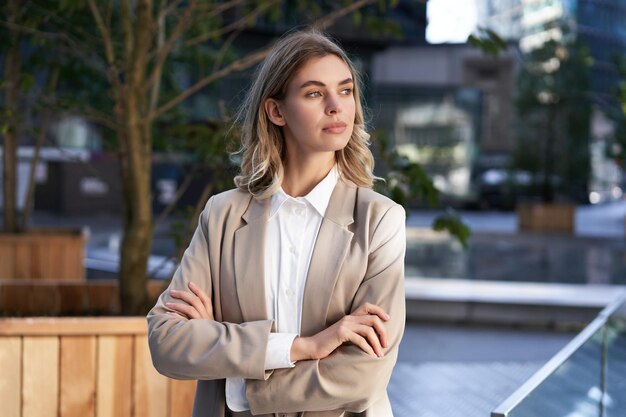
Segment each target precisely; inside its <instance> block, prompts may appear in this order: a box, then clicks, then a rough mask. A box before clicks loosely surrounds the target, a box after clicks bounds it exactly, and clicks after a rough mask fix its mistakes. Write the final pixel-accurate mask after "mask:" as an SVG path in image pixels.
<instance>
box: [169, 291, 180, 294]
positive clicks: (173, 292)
mask: <svg viewBox="0 0 626 417" xmlns="http://www.w3.org/2000/svg"><path fill="white" fill-rule="evenodd" d="M170 294H178V291H176V290H170Z"/></svg>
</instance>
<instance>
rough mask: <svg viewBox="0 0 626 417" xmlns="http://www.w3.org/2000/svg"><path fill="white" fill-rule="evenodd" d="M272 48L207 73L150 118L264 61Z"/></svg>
mask: <svg viewBox="0 0 626 417" xmlns="http://www.w3.org/2000/svg"><path fill="white" fill-rule="evenodd" d="M270 49H271V46H268V47H265V48H262V49H260V50H258V51H256V52H253V53H251V54H248V55H246V56H245V57H243V58H241V59H238V60H237V61H235V62H233V63H231V64H230V65H228V66H226V67H224V68H222V69H221V70H219V71H216V72H213V73H211V74H209V75H207V76H206V77H204V78H203V79H201V80H200V81H198V82H197V83H195V84H194V85H192V86H191V87H189V88H188V89H187V90H185V91H183V92H182V93H180V94H179V95H178V96H176V97H174V98H173V99H171V100H170V101H168V102H167V103H165V104H164V105H163V106H161V107H160V108H158V109H157V110H156V111H155V112H153V113H151V114H150V115H149V119H150V120H152V121H153V120H155V119H157V118H158V117H159V116H161V115H162V114H163V113H165V112H166V111H168V110H170V109H171V108H172V107H174V106H176V105H178V104H180V103H181V102H182V101H184V100H185V99H187V98H188V97H189V96H192V95H193V94H195V93H197V92H198V91H200V90H201V89H203V88H204V87H206V86H207V85H209V84H210V83H212V82H213V81H215V80H219V79H220V78H224V77H226V76H227V75H230V74H232V73H234V72H237V71H241V70H244V69H246V68H250V67H251V66H253V65H255V64H257V63H258V62H260V61H262V60H263V58H265V57H266V56H267V53H268V52H269V51H270Z"/></svg>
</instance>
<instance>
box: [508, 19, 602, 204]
mask: <svg viewBox="0 0 626 417" xmlns="http://www.w3.org/2000/svg"><path fill="white" fill-rule="evenodd" d="M562 30H563V33H564V35H563V40H562V41H559V42H557V41H554V40H551V41H548V42H546V43H544V44H543V45H542V46H541V47H540V48H538V49H535V50H533V51H531V52H529V53H528V54H527V55H526V56H525V57H524V64H523V67H522V69H521V71H520V73H519V76H518V80H517V83H518V88H517V97H516V100H515V104H516V107H517V112H518V115H519V117H520V126H519V127H518V139H519V140H518V141H517V143H518V145H517V146H518V147H517V149H516V151H515V153H514V157H513V162H514V166H513V168H514V169H525V170H528V171H530V172H532V173H533V174H534V178H535V179H536V184H535V186H536V187H535V188H537V189H539V186H540V189H541V198H542V200H543V201H544V202H550V201H552V200H554V199H555V198H556V197H558V196H562V197H568V198H570V199H572V198H573V199H576V198H582V196H586V195H587V192H586V187H587V182H588V178H589V175H590V157H589V136H590V115H591V101H590V97H589V94H588V91H589V67H590V65H591V58H590V56H589V51H588V49H587V48H586V47H585V46H584V45H583V44H581V43H580V42H579V41H575V40H573V39H572V37H570V36H568V29H567V27H563V28H562Z"/></svg>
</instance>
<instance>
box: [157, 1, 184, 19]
mask: <svg viewBox="0 0 626 417" xmlns="http://www.w3.org/2000/svg"><path fill="white" fill-rule="evenodd" d="M182 2H183V0H176V1H174V2H172V3H171V4H170V5H169V6H167V7H162V8H161V11H160V12H159V16H158V17H157V18H158V19H165V18H166V17H167V16H168V15H169V14H171V13H172V12H173V11H174V10H176V8H177V7H178V6H179V5H180V3H182Z"/></svg>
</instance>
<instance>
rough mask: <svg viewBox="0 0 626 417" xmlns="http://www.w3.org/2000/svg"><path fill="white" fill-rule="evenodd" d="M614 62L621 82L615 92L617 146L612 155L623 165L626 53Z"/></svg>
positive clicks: (625, 141)
mask: <svg viewBox="0 0 626 417" xmlns="http://www.w3.org/2000/svg"><path fill="white" fill-rule="evenodd" d="M614 63H615V68H616V69H617V74H618V77H619V83H618V85H617V88H616V89H615V94H614V96H615V108H616V111H614V112H612V119H613V121H614V122H615V133H614V138H613V142H614V144H615V145H616V146H612V147H611V148H612V149H611V156H612V157H614V158H615V159H616V161H617V162H618V164H620V165H621V166H622V167H623V165H624V161H626V55H618V56H616V57H614Z"/></svg>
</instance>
